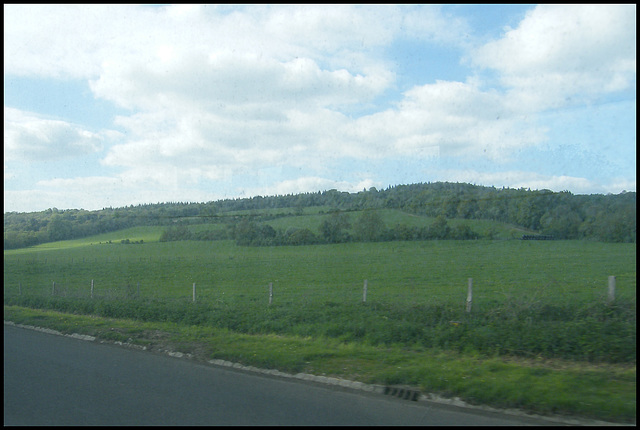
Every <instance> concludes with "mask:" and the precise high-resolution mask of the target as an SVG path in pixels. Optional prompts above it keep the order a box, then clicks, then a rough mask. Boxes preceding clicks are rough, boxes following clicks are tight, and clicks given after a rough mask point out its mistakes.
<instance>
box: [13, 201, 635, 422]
mask: <svg viewBox="0 0 640 430" xmlns="http://www.w3.org/2000/svg"><path fill="white" fill-rule="evenodd" d="M401 216H402V217H404V215H400V214H399V213H397V211H388V212H386V213H385V214H384V217H385V222H386V223H387V225H391V224H392V222H393V220H394V219H399V218H398V217H401ZM406 218H413V217H411V216H409V215H406ZM415 218H419V217H415ZM321 219H322V214H320V213H308V214H307V213H305V216H298V217H290V218H289V217H281V218H275V219H273V220H271V221H269V223H270V224H271V225H272V226H273V227H274V228H283V227H284V226H286V225H288V226H292V225H293V226H296V227H300V228H310V229H313V230H315V229H317V225H319V223H320V221H321ZM294 220H295V221H294ZM452 221H453V220H452ZM398 222H402V223H407V222H409V221H407V220H406V219H404V218H403V219H401V220H400V221H398ZM412 222H424V220H422V221H421V220H420V219H415V220H414V221H412ZM451 225H454V223H453V222H452V223H451ZM221 227H222V226H221V225H220V224H214V225H211V226H209V227H205V226H191V227H190V228H192V229H204V228H211V229H213V228H221ZM472 228H473V229H475V230H480V229H483V228H487V229H488V228H493V229H494V230H495V231H496V232H497V237H501V238H502V239H501V240H476V241H455V240H445V241H416V242H379V243H343V244H332V245H310V246H278V247H241V246H237V245H236V244H235V243H234V242H233V241H227V240H224V241H179V242H158V238H159V237H160V234H161V232H162V230H163V228H162V227H138V228H133V229H128V230H123V231H120V232H115V233H109V234H104V235H101V236H94V237H91V238H85V239H81V240H75V241H65V242H57V243H49V244H43V245H39V246H36V247H33V248H27V249H18V250H12V251H5V253H4V303H5V320H7V319H10V318H8V315H9V316H10V317H11V318H13V319H15V320H16V322H24V323H33V322H34V321H37V322H38V323H39V324H40V325H42V324H51V325H52V326H54V328H58V329H61V330H67V331H75V332H87V333H89V332H90V333H92V334H94V335H96V334H97V335H101V336H106V337H109V336H112V337H113V336H116V337H117V336H119V335H121V336H122V338H123V339H124V340H126V339H133V341H134V342H139V343H141V344H145V342H146V343H149V342H151V343H152V342H154V340H150V338H149V337H148V336H147V335H148V334H149V333H152V332H153V331H154V330H156V331H158V330H160V331H162V332H164V333H167V335H166V336H167V338H168V339H172V340H171V342H172V343H173V344H174V345H177V346H178V347H181V348H183V349H189V348H191V349H194V350H195V349H198V350H201V351H202V350H204V351H206V353H205V355H206V356H207V357H209V358H224V359H230V360H237V361H241V362H243V363H245V364H251V365H257V366H269V367H274V368H280V369H282V370H285V371H292V372H309V373H313V372H319V373H323V374H329V375H335V376H341V377H350V378H353V379H357V380H362V381H363V382H375V383H386V384H404V385H412V386H417V387H420V389H422V390H423V391H425V392H437V393H442V394H443V395H449V396H459V397H461V398H463V399H464V400H467V401H470V402H476V403H484V404H491V405H495V406H500V407H518V408H523V409H527V410H530V411H534V412H541V413H563V414H578V415H582V416H588V417H593V418H599V419H607V420H612V421H619V422H635V350H636V345H635V343H636V342H635V327H636V322H635V319H636V263H635V262H636V246H635V243H633V244H620V243H616V244H610V243H599V242H589V241H521V240H504V239H507V238H508V237H513V236H514V234H515V233H514V232H515V231H516V230H517V229H515V227H510V226H496V225H492V224H490V223H484V224H482V225H481V224H477V225H474V226H473V227H472ZM124 239H129V240H130V242H137V241H142V243H129V244H123V243H121V241H122V240H124ZM109 242H111V243H109ZM610 275H614V276H616V301H615V302H614V303H608V302H607V283H608V276H610ZM469 278H472V279H473V302H472V309H471V312H466V311H465V302H466V298H467V284H468V279H469ZM365 280H366V281H367V295H366V302H363V286H364V282H365ZM92 281H93V284H94V289H93V297H91V282H92ZM54 282H55V287H54ZM194 283H195V284H196V301H195V302H193V297H192V294H193V284H194ZM270 283H271V284H272V286H273V296H272V301H271V304H269V287H268V286H269V284H270ZM29 309H33V310H29ZM36 310H37V311H36ZM57 312H62V313H57ZM86 316H91V318H87V317H86ZM72 322H73V323H72ZM36 325H38V324H36ZM107 326H108V327H109V328H110V329H113V328H117V327H119V329H117V330H115V331H114V330H107V329H106V327H107ZM118 333H120V334H118ZM117 340H119V339H117ZM195 345H198V346H195ZM470 363H472V364H470ZM471 369H474V370H471ZM612 399H613V400H615V401H616V402H617V403H616V407H615V408H612V406H611V403H610V401H611V400H612Z"/></svg>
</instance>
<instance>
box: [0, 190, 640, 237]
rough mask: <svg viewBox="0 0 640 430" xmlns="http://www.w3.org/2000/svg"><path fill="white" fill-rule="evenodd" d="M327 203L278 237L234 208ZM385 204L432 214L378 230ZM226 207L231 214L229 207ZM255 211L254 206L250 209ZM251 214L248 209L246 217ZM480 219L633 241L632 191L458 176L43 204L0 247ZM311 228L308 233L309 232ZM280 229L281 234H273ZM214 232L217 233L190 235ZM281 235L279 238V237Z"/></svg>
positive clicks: (8, 227) (328, 231) (371, 232)
mask: <svg viewBox="0 0 640 430" xmlns="http://www.w3.org/2000/svg"><path fill="white" fill-rule="evenodd" d="M318 206H322V207H327V208H330V210H328V211H326V212H327V215H326V220H325V221H324V222H323V223H322V226H321V235H320V236H316V235H314V234H313V233H311V232H310V231H308V230H307V231H296V232H293V233H295V234H296V236H294V237H293V238H292V237H291V235H292V234H293V233H291V232H290V234H289V235H288V236H287V237H286V238H283V237H278V232H275V231H271V230H269V228H270V227H269V226H265V225H260V224H257V223H256V222H255V221H254V220H252V219H250V218H251V216H250V215H252V214H251V212H249V213H248V215H247V216H245V217H242V216H239V215H238V213H237V212H238V211H252V212H255V211H260V210H265V209H275V208H291V213H292V214H301V213H302V210H303V208H306V207H318ZM381 208H393V209H399V210H402V211H405V212H407V213H411V214H416V215H424V216H429V217H435V218H436V221H435V222H434V224H433V225H432V226H431V228H430V229H422V230H413V231H411V230H407V229H406V228H404V227H403V226H395V227H394V228H391V229H385V228H383V227H384V226H382V225H381V224H380V220H379V218H377V217H376V215H375V211H373V210H368V209H381ZM347 211H361V212H362V213H361V214H359V218H358V223H357V225H354V226H353V227H354V228H355V230H356V235H355V236H353V237H347V236H345V235H344V229H345V227H347V226H346V225H345V220H344V218H341V217H340V213H341V212H347ZM232 213H233V214H232ZM253 215H255V213H254V214H253ZM254 218H255V216H254ZM452 218H462V219H488V220H493V221H499V222H504V223H509V224H514V225H518V226H521V227H523V228H526V229H528V230H532V231H535V232H538V233H540V234H543V235H548V236H553V237H554V238H555V239H590V240H597V241H605V242H634V243H635V241H636V193H635V192H623V193H620V194H615V195H614V194H608V195H602V194H592V195H573V194H571V193H570V192H567V191H564V192H552V191H549V190H534V191H531V190H526V189H511V188H501V189H500V188H495V187H484V186H477V185H471V184H463V183H449V182H436V183H422V184H412V185H398V186H393V187H388V188H387V189H385V190H377V189H375V188H370V189H369V190H362V191H361V192H358V193H348V192H340V191H337V190H329V191H322V192H315V193H302V194H295V195H294V194H289V195H284V196H267V197H263V196H257V197H251V198H241V199H226V200H219V201H212V202H208V203H181V202H170V203H158V204H141V205H137V206H133V205H131V206H128V207H122V208H104V209H102V210H96V211H88V210H83V209H68V210H58V209H56V208H52V209H47V210H46V211H42V212H31V213H17V212H9V213H5V214H4V249H13V248H21V247H25V246H32V245H36V244H39V243H44V242H51V241H58V240H65V239H75V238H81V237H86V236H91V235H95V234H100V233H107V232H111V231H116V230H120V229H123V228H128V227H134V226H147V225H160V226H162V225H165V226H171V228H168V229H167V231H166V232H165V234H164V235H163V236H164V237H163V239H164V240H175V239H179V238H186V237H184V235H186V234H187V232H186V230H185V229H180V228H179V226H185V225H188V224H201V223H218V222H224V223H227V224H228V228H227V230H226V233H225V234H226V235H227V237H224V238H234V239H236V241H237V242H238V243H239V244H284V243H286V244H292V243H293V244H295V243H315V242H340V241H346V240H407V239H420V240H427V239H475V238H477V235H475V234H474V233H473V232H471V231H469V230H460V231H453V230H450V229H448V226H447V223H446V220H447V219H452ZM309 233H311V235H310V234H309ZM281 236H282V235H281ZM190 238H192V239H220V238H222V237H190ZM285 239H286V240H285Z"/></svg>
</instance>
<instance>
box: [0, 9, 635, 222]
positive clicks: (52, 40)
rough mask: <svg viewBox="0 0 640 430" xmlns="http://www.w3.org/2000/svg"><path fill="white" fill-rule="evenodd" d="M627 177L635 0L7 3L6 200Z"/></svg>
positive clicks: (565, 186)
mask: <svg viewBox="0 0 640 430" xmlns="http://www.w3.org/2000/svg"><path fill="white" fill-rule="evenodd" d="M435 181H450V182H468V183H473V184H478V185H487V186H492V185H493V186H496V187H503V186H505V187H512V188H520V187H525V188H531V189H551V190H553V191H562V190H569V191H571V192H572V193H574V194H591V193H620V192H622V191H623V190H626V191H635V190H636V6H635V5H622V6H608V5H597V6H592V5H586V6H580V5H569V6H553V5H537V6H536V5H512V6H511V5H497V6H485V5H445V6H433V5H425V6H418V5H408V6H379V5H374V6H346V5H333V6H286V5H278V6H262V5H258V6H255V5H254V6H240V7H236V6H204V5H198V6H131V5H111V6H100V5H92V6H75V5H72V6H49V5H39V6H32V5H5V6H4V205H5V207H4V211H5V212H9V211H18V212H30V211H41V210H45V209H47V208H52V207H57V208H59V209H68V208H84V209H88V210H95V209H101V208H103V207H109V206H111V207H120V206H125V205H131V204H133V205H137V204H140V203H157V202H167V201H180V202H187V201H192V202H207V201H212V200H219V199H225V198H237V197H249V196H255V195H276V194H290V193H300V192H315V191H321V190H328V189H332V188H335V189H338V190H341V191H349V192H356V191H361V190H363V189H369V188H370V187H376V188H379V189H380V188H386V187H388V186H389V185H398V184H409V183H416V182H435Z"/></svg>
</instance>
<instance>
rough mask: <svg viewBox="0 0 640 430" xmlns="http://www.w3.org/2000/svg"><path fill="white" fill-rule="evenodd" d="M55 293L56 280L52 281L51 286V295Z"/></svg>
mask: <svg viewBox="0 0 640 430" xmlns="http://www.w3.org/2000/svg"><path fill="white" fill-rule="evenodd" d="M55 294H56V281H53V285H52V286H51V295H52V296H53V295H55Z"/></svg>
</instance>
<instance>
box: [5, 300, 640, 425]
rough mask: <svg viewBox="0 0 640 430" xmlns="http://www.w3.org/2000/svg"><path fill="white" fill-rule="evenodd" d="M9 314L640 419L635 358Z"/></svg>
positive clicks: (156, 346) (509, 402)
mask: <svg viewBox="0 0 640 430" xmlns="http://www.w3.org/2000/svg"><path fill="white" fill-rule="evenodd" d="M4 319H5V321H13V322H15V323H19V324H27V325H34V326H40V327H47V328H51V329H55V330H58V331H60V332H62V333H79V334H87V335H91V336H95V337H97V338H99V339H104V340H110V341H122V342H130V343H133V344H138V345H144V346H146V347H147V348H149V349H151V350H163V349H165V350H166V349H168V350H173V351H180V352H183V353H190V354H192V355H193V356H194V357H195V358H197V359H201V360H208V359H212V358H218V359H224V360H229V361H234V362H239V363H242V364H244V365H252V366H256V367H266V368H274V369H279V370H281V371H285V372H292V373H297V372H304V373H311V374H316V375H327V376H333V377H339V378H344V379H349V380H354V381H361V382H364V383H375V384H389V385H394V384H399V385H409V386H412V387H415V388H419V389H420V390H421V391H423V392H425V393H436V394H439V395H441V396H451V397H453V396H456V397H460V398H461V399H462V400H464V401H466V402H468V403H471V404H482V405H489V406H493V407H498V408H518V409H521V410H524V411H527V412H531V413H538V414H547V415H548V414H559V415H568V416H580V417H584V418H592V419H598V420H604V421H610V422H619V423H635V421H636V366H635V363H633V364H626V365H623V364H610V363H608V364H593V363H582V362H574V361H567V360H543V359H526V360H525V359H520V358H513V357H511V358H510V357H490V356H486V355H480V354H470V353H452V352H448V351H442V350H436V349H428V348H419V347H417V348H412V349H410V350H409V349H408V348H406V347H402V346H393V345H392V346H385V347H380V346H377V347H376V346H370V345H364V344H361V343H356V342H342V341H340V340H338V339H330V338H325V337H301V336H293V335H274V334H258V335H255V334H254V335H249V334H239V333H236V332H233V331H231V330H228V329H223V328H213V327H207V326H201V325H198V326H194V325H183V324H176V323H168V322H164V323H163V322H141V321H136V320H128V319H111V318H102V317H95V316H84V315H75V314H66V313H60V312H55V311H47V310H36V309H30V308H24V307H19V306H5V307H4Z"/></svg>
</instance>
